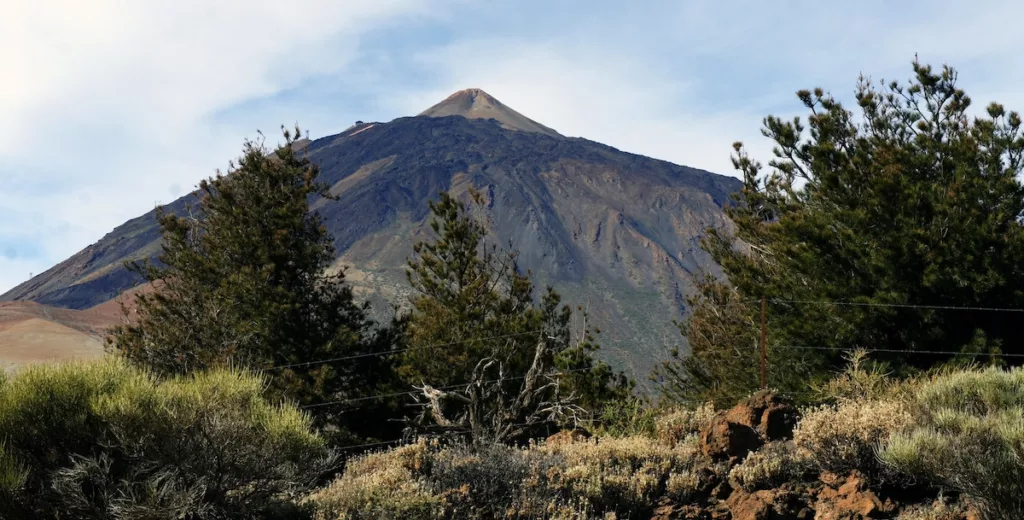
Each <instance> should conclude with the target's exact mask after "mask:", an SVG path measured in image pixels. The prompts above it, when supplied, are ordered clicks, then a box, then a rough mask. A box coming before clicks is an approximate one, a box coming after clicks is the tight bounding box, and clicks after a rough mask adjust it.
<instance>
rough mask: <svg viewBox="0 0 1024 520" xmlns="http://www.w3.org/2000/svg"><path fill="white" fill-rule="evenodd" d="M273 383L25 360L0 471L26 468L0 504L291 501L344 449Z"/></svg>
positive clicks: (143, 506) (11, 397)
mask: <svg viewBox="0 0 1024 520" xmlns="http://www.w3.org/2000/svg"><path fill="white" fill-rule="evenodd" d="M264 386H265V384H264V381H263V380H262V379H261V378H259V377H257V376H254V375H252V374H247V373H242V372H231V371H213V372H209V373H205V374H200V375H196V376H188V377H184V376H183V377H178V378H174V379H170V380H166V381H158V380H156V379H155V378H153V377H151V376H150V375H149V374H148V373H146V372H143V371H140V370H138V369H135V368H132V367H129V366H127V365H126V364H124V363H123V362H120V361H115V360H104V361H101V362H95V363H86V364H65V365H55V366H34V367H30V368H26V369H25V370H23V371H22V372H19V373H18V374H17V375H15V376H14V377H12V379H11V380H10V381H8V382H7V383H6V384H4V385H3V386H2V387H0V438H4V439H6V445H5V449H4V454H5V456H4V457H0V475H12V474H13V475H18V471H21V473H22V474H23V475H24V478H23V479H22V480H23V485H21V486H20V489H18V490H17V491H15V492H13V493H12V494H13V499H12V500H10V501H7V502H6V504H0V508H4V507H5V506H6V507H7V508H8V510H7V511H0V512H7V513H9V514H11V516H15V515H21V516H32V517H39V518H47V517H50V518H53V517H56V516H58V515H59V516H61V517H64V516H67V515H71V516H74V517H78V518H140V517H146V518H180V517H188V516H190V515H191V516H203V515H212V516H218V517H226V518H232V517H250V516H252V515H254V514H257V513H260V512H262V511H265V510H267V509H268V508H271V507H276V506H278V505H279V504H281V503H285V502H288V501H289V499H290V498H291V497H294V496H296V495H298V494H299V493H302V492H305V491H306V490H308V489H310V488H311V487H312V486H313V485H314V484H315V482H316V480H317V479H318V478H319V477H320V476H321V474H322V473H324V472H325V471H326V470H328V469H329V468H330V467H332V466H333V465H334V462H335V458H334V457H333V456H332V455H331V454H330V452H329V451H328V450H327V448H326V447H325V446H324V442H323V441H322V439H321V438H320V437H319V436H317V435H316V434H315V433H313V431H312V430H311V428H310V423H309V419H308V417H307V416H305V415H304V414H302V413H301V412H299V411H298V410H296V409H295V408H292V407H285V406H275V405H272V404H271V403H269V402H268V401H267V400H265V399H264V398H263V391H264ZM18 467H20V468H21V470H18V469H17V468H18ZM12 468H15V469H13V470H12ZM4 480H5V481H7V480H8V479H7V478H4Z"/></svg>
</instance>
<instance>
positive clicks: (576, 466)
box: [539, 437, 709, 515]
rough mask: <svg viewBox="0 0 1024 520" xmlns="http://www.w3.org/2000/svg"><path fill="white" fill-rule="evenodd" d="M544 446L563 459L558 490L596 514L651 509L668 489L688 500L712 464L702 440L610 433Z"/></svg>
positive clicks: (554, 482) (554, 476)
mask: <svg viewBox="0 0 1024 520" xmlns="http://www.w3.org/2000/svg"><path fill="white" fill-rule="evenodd" d="M539 450H540V451H542V452H546V453H550V454H551V455H553V456H556V457H558V459H559V464H557V465H555V466H553V467H552V468H551V469H550V470H549V475H548V479H549V483H548V485H549V486H550V488H551V490H552V491H553V492H554V494H555V495H557V496H559V497H561V500H562V502H566V503H568V502H572V501H576V502H578V503H580V504H582V505H583V506H584V507H585V508H586V510H588V511H590V512H592V513H603V512H628V513H630V514H632V515H636V514H638V513H642V512H649V510H650V508H652V507H653V504H654V503H655V502H656V499H658V498H659V497H662V496H665V495H666V494H671V495H672V498H675V499H677V500H680V501H685V500H687V499H688V498H689V497H690V495H691V494H693V493H694V492H695V491H696V488H697V482H698V479H697V478H696V477H695V475H696V470H697V468H698V467H701V466H706V465H709V462H708V461H707V460H706V459H705V458H704V457H703V455H701V454H700V450H699V449H698V448H697V443H696V439H691V441H690V442H685V443H680V444H678V445H676V446H666V445H665V444H662V443H659V442H657V441H656V440H654V439H650V438H647V437H625V438H605V439H592V440H583V441H579V442H573V443H565V444H556V445H551V446H547V445H545V446H541V447H539ZM670 476H674V478H673V479H672V480H671V484H672V485H671V487H670V486H669V483H670ZM670 489H671V493H670Z"/></svg>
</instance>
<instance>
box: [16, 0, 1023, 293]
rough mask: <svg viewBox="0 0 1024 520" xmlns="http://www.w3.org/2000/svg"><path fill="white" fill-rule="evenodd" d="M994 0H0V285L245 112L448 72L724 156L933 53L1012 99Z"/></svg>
mask: <svg viewBox="0 0 1024 520" xmlns="http://www.w3.org/2000/svg"><path fill="white" fill-rule="evenodd" d="M1022 19H1024V3H1020V2H1016V1H1012V0H991V1H988V0H976V1H973V2H962V1H947V0H934V1H905V2H889V1H886V2H883V1H873V0H862V1H859V2H856V3H839V2H820V1H814V2H810V1H806V2H805V1H784V0H780V1H778V2H763V1H749V2H748V1H727V0H715V1H710V0H709V1H704V0H674V1H669V0H665V1H662V0H629V1H625V0H620V1H606V0H573V1H568V0H511V1H505V0H487V1H485V0H480V1H472V0H436V1H426V0H372V1H350V0H292V1H289V2H281V1H280V0H276V1H263V0H244V1H243V0H218V1H215V2H211V1H209V0H176V1H174V2H166V1H162V0H90V1H89V2H81V1H79V0H4V2H3V16H0V293H2V292H4V291H6V290H7V289H10V288H12V287H14V286H15V285H17V284H19V283H21V282H23V281H25V280H27V279H28V278H29V277H30V275H32V274H39V273H41V272H43V271H44V270H46V269H48V268H50V267H52V266H53V265H55V264H56V263H58V262H60V261H62V260H64V259H65V258H67V257H69V256H71V255H72V254H74V253H76V252H77V251H79V250H81V249H82V248H84V247H86V246H88V245H89V244H92V243H94V242H96V241H97V240H99V239H100V238H101V237H103V235H105V234H106V233H108V232H110V231H111V230H112V229H113V228H114V227H116V226H117V225H119V224H121V223H123V222H124V221H126V220H128V219H130V218H134V217H137V216H139V215H142V214H144V213H146V212H147V211H150V210H151V209H153V207H154V205H156V204H163V203H168V202H171V201H173V200H174V199H176V198H178V197H179V196H182V195H184V194H186V193H188V192H189V191H190V190H191V189H192V188H193V187H194V186H195V185H196V183H198V181H199V180H200V179H202V178H204V177H208V176H210V175H212V174H213V173H214V171H215V170H216V169H218V168H220V169H225V168H226V167H227V165H228V161H229V160H231V159H233V158H235V157H236V156H237V155H238V154H239V153H240V152H241V147H242V143H243V141H244V139H246V138H252V137H255V136H256V135H257V133H256V132H257V130H262V131H263V132H264V133H265V134H266V135H267V136H268V140H270V141H271V142H274V141H275V139H276V138H277V136H278V135H279V130H278V129H279V128H280V126H281V125H282V124H284V125H288V126H293V125H294V124H296V123H298V124H299V125H301V127H302V128H303V129H305V130H307V131H309V132H310V135H311V137H313V138H316V137H323V136H328V135H332V134H335V133H338V132H340V131H342V130H344V129H345V128H346V127H348V126H350V125H351V124H352V123H353V122H355V121H356V120H364V121H389V120H391V119H394V118H396V117H403V116H411V115H415V114H416V113H418V112H420V111H422V110H423V109H425V108H427V107H428V106H430V105H432V104H434V103H436V102H438V101H440V100H442V99H444V98H445V97H446V96H448V95H449V94H451V93H452V92H454V91H456V90H459V89H463V88H469V87H477V88H482V89H483V90H485V91H487V92H488V93H490V94H491V95H493V96H494V97H496V98H498V99H499V100H501V101H502V102H503V103H504V104H506V105H508V106H510V107H512V108H514V109H515V110H517V111H519V112H521V113H523V114H525V115H526V116H528V117H530V118H532V119H534V120H536V121H538V122H540V123H543V124H545V125H547V126H549V127H552V128H554V129H556V130H558V131H559V132H560V133H562V134H564V135H570V136H578V137H585V138H588V139H592V140H595V141H599V142H602V143H605V144H608V145H611V146H614V147H616V148H619V149H621V150H625V151H628V152H633V153H639V154H643V155H648V156H651V157H655V158H658V159H664V160H668V161H672V162H675V163H679V164H684V165H687V166H692V167H697V168H703V169H706V170H709V171H713V172H716V173H721V174H725V175H735V172H734V171H733V169H732V166H731V163H730V159H729V156H730V153H731V145H732V143H733V142H735V141H737V140H739V141H743V142H744V143H746V144H747V146H748V148H749V149H750V151H751V154H752V155H753V156H754V157H755V158H757V159H760V160H762V161H763V162H767V161H768V160H769V159H770V158H771V144H770V142H768V141H767V140H766V139H765V138H764V137H762V136H761V135H760V127H761V120H762V118H763V117H764V116H766V115H769V114H774V115H779V116H787V117H793V116H796V115H801V114H802V113H803V111H802V110H801V107H800V105H799V102H798V101H797V99H796V97H795V95H794V93H795V92H796V91H797V90H799V89H802V88H813V87H822V88H824V89H825V90H828V91H830V92H832V93H833V94H834V95H835V96H837V97H838V98H840V99H843V100H849V101H852V100H851V98H852V94H853V90H854V87H855V85H856V81H857V77H858V76H859V75H860V74H864V75H866V76H869V77H871V78H874V79H885V80H890V79H898V80H905V79H907V78H909V76H910V74H911V70H910V63H911V61H912V60H913V58H914V55H915V53H916V54H917V55H918V56H919V58H920V60H921V61H922V62H924V63H931V64H934V65H936V66H940V65H942V64H947V63H948V64H950V65H952V66H954V67H956V68H957V69H958V70H959V72H960V80H961V85H962V86H963V87H964V88H965V90H967V92H968V94H969V95H970V96H971V97H972V98H973V99H974V100H975V103H976V104H977V105H979V106H983V105H984V104H987V103H988V102H989V101H993V100H995V101H1000V102H1002V103H1004V104H1005V105H1006V106H1007V107H1008V108H1009V109H1024V89H1022V88H1021V87H1020V85H1022V84H1024V82H1022V80H1024V68H1022V67H1020V66H1019V65H1020V56H1022V55H1024V31H1021V30H1020V25H1019V24H1020V20H1022Z"/></svg>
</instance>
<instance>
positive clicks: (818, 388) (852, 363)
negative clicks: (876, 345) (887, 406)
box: [811, 349, 913, 403]
mask: <svg viewBox="0 0 1024 520" xmlns="http://www.w3.org/2000/svg"><path fill="white" fill-rule="evenodd" d="M845 357H846V368H845V369H843V371H841V372H839V373H838V374H837V375H836V376H835V377H833V378H832V379H829V380H828V381H826V382H825V383H823V384H812V385H811V387H812V390H813V393H814V394H816V395H817V397H818V400H819V401H822V402H828V403H836V402H842V401H851V400H854V401H860V400H880V399H889V398H894V397H903V396H905V395H906V394H907V390H908V389H909V388H912V386H913V381H912V380H907V381H901V380H899V379H895V378H893V377H891V373H890V371H888V370H887V366H886V364H885V363H879V362H876V361H873V360H870V359H868V351H866V350H863V349H859V350H854V351H852V352H850V353H848V354H846V355H845Z"/></svg>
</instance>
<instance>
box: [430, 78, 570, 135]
mask: <svg viewBox="0 0 1024 520" xmlns="http://www.w3.org/2000/svg"><path fill="white" fill-rule="evenodd" d="M419 115H420V116H425V117H447V116H462V117H464V118H466V119H494V120H495V121H497V122H498V123H500V124H501V126H502V127H503V128H506V129H508V130H520V131H523V132H537V133H541V134H547V135H550V136H552V137H561V134H559V133H558V132H556V131H554V130H552V129H551V128H548V127H546V126H544V125H542V124H540V123H538V122H536V121H534V120H532V119H530V118H528V117H526V116H524V115H522V114H520V113H519V112H516V111H515V110H512V109H511V108H509V107H507V106H505V104H503V103H502V102H501V101H498V100H497V99H495V98H494V96H491V95H490V94H488V93H486V92H484V91H483V90H480V89H478V88H467V89H465V90H460V91H458V92H456V93H454V94H452V95H450V96H448V97H447V98H446V99H445V100H444V101H442V102H440V103H438V104H436V105H434V106H432V107H430V108H428V109H426V110H424V111H423V112H420V114H419Z"/></svg>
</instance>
